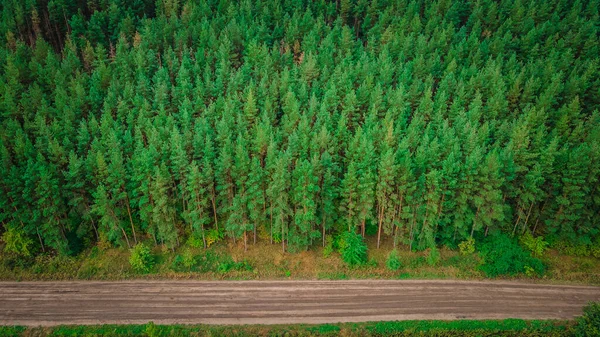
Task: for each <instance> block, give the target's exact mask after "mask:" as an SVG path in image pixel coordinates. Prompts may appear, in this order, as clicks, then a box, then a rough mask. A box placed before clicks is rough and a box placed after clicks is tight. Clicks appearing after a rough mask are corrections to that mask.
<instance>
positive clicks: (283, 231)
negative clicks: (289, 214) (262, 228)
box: [281, 215, 285, 253]
mask: <svg viewBox="0 0 600 337" xmlns="http://www.w3.org/2000/svg"><path fill="white" fill-rule="evenodd" d="M281 249H282V251H283V252H284V253H285V226H284V225H283V215H281Z"/></svg>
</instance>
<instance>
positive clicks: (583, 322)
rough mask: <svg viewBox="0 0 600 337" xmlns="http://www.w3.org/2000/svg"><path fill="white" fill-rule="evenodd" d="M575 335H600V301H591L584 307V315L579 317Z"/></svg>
mask: <svg viewBox="0 0 600 337" xmlns="http://www.w3.org/2000/svg"><path fill="white" fill-rule="evenodd" d="M575 336H577V337H592V336H593V337H598V336H600V302H595V303H594V302H590V303H589V304H588V305H587V306H585V307H584V308H583V316H581V317H579V318H577V325H576V326H575Z"/></svg>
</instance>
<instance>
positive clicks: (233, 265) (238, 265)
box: [217, 259, 253, 273]
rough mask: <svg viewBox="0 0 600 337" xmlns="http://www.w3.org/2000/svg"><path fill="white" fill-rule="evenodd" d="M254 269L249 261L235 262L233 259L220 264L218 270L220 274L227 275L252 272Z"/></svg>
mask: <svg viewBox="0 0 600 337" xmlns="http://www.w3.org/2000/svg"><path fill="white" fill-rule="evenodd" d="M252 269H253V268H252V265H251V264H250V263H249V262H248V261H246V260H244V261H240V262H235V261H233V259H229V260H227V261H224V262H221V263H219V267H218V268H217V270H218V271H219V272H220V273H227V272H229V271H252Z"/></svg>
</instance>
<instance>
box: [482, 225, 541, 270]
mask: <svg viewBox="0 0 600 337" xmlns="http://www.w3.org/2000/svg"><path fill="white" fill-rule="evenodd" d="M479 252H480V253H481V257H482V259H483V265H482V266H481V270H482V271H483V272H484V273H485V274H486V275H487V276H490V277H496V276H501V275H509V276H514V275H517V274H521V273H525V272H526V271H527V270H528V269H529V270H532V271H533V272H534V273H535V274H537V275H543V274H544V272H545V271H546V266H545V265H544V263H543V262H542V261H541V260H539V259H537V258H534V257H532V256H531V254H530V253H529V252H527V251H526V250H524V249H523V248H522V247H521V246H520V245H519V244H518V243H517V241H516V240H514V239H512V238H510V237H509V236H507V235H505V234H498V235H496V236H493V237H490V238H488V239H487V240H486V241H485V242H484V243H483V244H482V245H481V248H480V249H479Z"/></svg>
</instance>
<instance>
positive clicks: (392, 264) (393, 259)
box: [385, 249, 402, 271]
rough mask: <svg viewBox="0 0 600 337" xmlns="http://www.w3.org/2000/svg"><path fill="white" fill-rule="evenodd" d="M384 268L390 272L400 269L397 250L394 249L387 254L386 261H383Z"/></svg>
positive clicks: (400, 263) (400, 264)
mask: <svg viewBox="0 0 600 337" xmlns="http://www.w3.org/2000/svg"><path fill="white" fill-rule="evenodd" d="M385 266H386V267H387V269H389V270H391V271H397V270H398V269H400V268H401V267H402V262H400V255H399V254H398V250H396V249H394V250H392V251H391V252H390V253H389V254H388V256H387V259H386V260H385Z"/></svg>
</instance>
